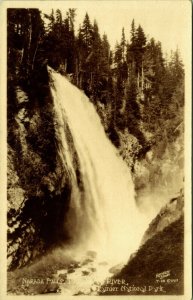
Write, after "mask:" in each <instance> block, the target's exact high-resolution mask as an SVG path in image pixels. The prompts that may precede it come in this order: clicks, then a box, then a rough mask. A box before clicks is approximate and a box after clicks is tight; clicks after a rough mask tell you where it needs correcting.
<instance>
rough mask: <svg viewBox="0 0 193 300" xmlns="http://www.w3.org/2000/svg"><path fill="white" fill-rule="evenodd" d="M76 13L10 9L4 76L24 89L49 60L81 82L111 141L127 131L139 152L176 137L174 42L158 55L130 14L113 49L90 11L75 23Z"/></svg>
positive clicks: (179, 81)
mask: <svg viewBox="0 0 193 300" xmlns="http://www.w3.org/2000/svg"><path fill="white" fill-rule="evenodd" d="M77 13H78V11H76V9H74V8H70V9H68V10H67V11H66V12H65V14H62V12H61V10H59V9H57V10H56V11H54V10H52V11H51V13H50V14H49V15H48V14H43V13H42V12H41V11H40V10H39V9H8V16H7V17H8V18H7V25H8V47H7V51H8V54H7V55H8V83H9V84H10V85H13V84H20V85H23V86H24V87H25V88H26V89H30V87H31V86H32V85H34V83H35V84H36V85H38V84H40V82H41V84H42V80H39V79H40V77H41V74H44V73H43V72H42V70H43V68H44V67H45V66H46V65H50V66H51V67H52V68H54V69H55V70H57V71H59V72H60V73H62V74H64V75H67V76H68V77H70V78H71V79H70V80H71V81H72V82H73V84H75V85H76V86H78V87H79V88H80V89H82V90H84V92H85V93H86V95H87V96H88V97H89V98H90V100H91V101H92V102H93V103H94V105H95V106H96V109H97V110H98V112H99V114H100V116H101V119H102V122H103V125H104V127H105V130H106V132H107V134H108V136H109V137H110V139H111V140H112V142H113V143H114V144H115V145H116V146H119V144H120V134H119V133H125V132H128V133H129V134H131V135H133V136H134V137H136V138H137V140H138V142H139V145H140V147H139V148H140V151H137V152H136V158H137V157H141V156H143V155H144V154H145V153H146V152H147V151H148V150H149V149H150V148H151V147H152V145H154V144H156V143H159V141H163V140H164V141H165V143H166V144H167V143H168V142H172V141H174V140H175V139H176V138H177V136H178V135H179V128H180V126H181V124H183V108H184V66H183V62H182V60H181V57H180V53H179V50H178V49H177V50H176V51H173V52H171V55H170V57H169V58H166V57H164V56H163V52H162V45H161V43H160V42H159V41H155V39H154V38H151V39H147V36H146V34H145V32H144V30H143V28H142V26H141V25H140V24H139V25H136V23H135V20H134V19H133V21H132V23H131V25H130V36H128V37H126V36H125V30H124V28H123V29H122V32H120V41H119V42H117V44H116V46H115V49H113V50H112V49H111V48H110V44H109V42H108V37H107V35H106V34H103V35H102V36H101V35H100V33H99V27H98V24H97V21H96V20H94V22H91V20H90V17H89V15H88V13H86V15H85V18H84V20H83V22H82V24H81V25H80V27H79V29H78V31H76V30H75V22H76V14H77ZM115 26H116V25H115ZM128 26H129V25H128ZM42 76H44V75H42ZM43 82H44V80H43ZM44 84H46V83H45V82H44Z"/></svg>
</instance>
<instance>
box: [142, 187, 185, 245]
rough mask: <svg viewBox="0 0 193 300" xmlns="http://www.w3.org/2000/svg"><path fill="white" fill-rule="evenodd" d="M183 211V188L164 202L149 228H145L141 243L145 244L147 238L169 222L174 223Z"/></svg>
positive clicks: (162, 228)
mask: <svg viewBox="0 0 193 300" xmlns="http://www.w3.org/2000/svg"><path fill="white" fill-rule="evenodd" d="M183 213H184V194H183V189H182V190H181V191H180V193H179V196H178V197H176V198H173V199H171V200H170V201H169V203H168V204H166V205H165V206H164V207H163V208H162V209H161V210H160V212H159V213H158V215H157V216H156V217H155V219H153V220H152V222H151V223H150V224H149V228H148V229H147V230H146V232H145V234H144V236H143V239H142V242H141V245H143V244H145V243H146V241H147V240H149V239H151V238H152V237H153V236H155V235H156V234H157V233H159V232H161V231H163V230H164V228H166V227H167V226H169V225H170V224H172V223H174V222H175V221H177V220H179V219H180V218H181V217H182V216H183Z"/></svg>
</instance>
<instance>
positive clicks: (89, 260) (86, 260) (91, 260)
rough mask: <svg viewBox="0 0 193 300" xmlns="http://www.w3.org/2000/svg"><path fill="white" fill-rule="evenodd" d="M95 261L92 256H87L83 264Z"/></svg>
mask: <svg viewBox="0 0 193 300" xmlns="http://www.w3.org/2000/svg"><path fill="white" fill-rule="evenodd" d="M93 261H94V260H93V259H91V258H86V259H85V260H83V262H82V266H85V265H87V264H89V263H91V262H93Z"/></svg>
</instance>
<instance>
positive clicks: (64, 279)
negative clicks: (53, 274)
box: [58, 273, 67, 282]
mask: <svg viewBox="0 0 193 300" xmlns="http://www.w3.org/2000/svg"><path fill="white" fill-rule="evenodd" d="M58 277H59V279H62V280H63V282H65V281H66V279H67V274H66V273H65V274H60V275H59V276H58Z"/></svg>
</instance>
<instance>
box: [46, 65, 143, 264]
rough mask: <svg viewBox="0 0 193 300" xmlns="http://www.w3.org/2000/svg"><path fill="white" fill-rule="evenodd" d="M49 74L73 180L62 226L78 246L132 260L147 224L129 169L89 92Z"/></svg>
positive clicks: (63, 152) (60, 138) (64, 158)
mask: <svg viewBox="0 0 193 300" xmlns="http://www.w3.org/2000/svg"><path fill="white" fill-rule="evenodd" d="M48 72H49V76H50V87H51V93H52V97H53V105H54V114H55V123H56V124H55V128H56V139H57V146H58V153H59V155H60V157H61V162H62V164H63V167H64V169H65V171H66V172H67V173H68V178H69V179H70V183H71V200H70V207H69V211H68V215H67V218H66V220H64V224H65V226H67V227H68V230H69V232H70V233H71V235H72V236H73V245H75V246H76V247H77V249H79V250H80V249H83V250H86V249H87V250H94V251H96V252H97V253H98V254H99V255H101V257H106V258H108V259H112V260H114V261H119V260H120V259H121V260H123V259H128V258H129V255H130V254H131V253H133V252H134V251H136V250H137V248H138V246H139V244H140V240H141V238H142V235H143V232H144V231H145V229H146V228H145V226H146V225H147V224H146V221H145V219H144V217H143V215H141V213H140V212H139V211H138V208H137V206H136V203H135V195H134V185H133V182H132V178H131V174H130V171H129V169H128V167H127V166H126V164H125V163H124V161H123V160H122V159H121V157H119V155H118V152H117V150H116V148H115V147H114V146H113V144H112V143H111V142H110V141H109V139H108V138H107V136H106V134H105V131H104V129H103V126H102V124H101V122H100V118H99V116H98V114H97V112H96V110H95V107H94V105H93V104H92V103H91V102H90V100H89V99H88V98H87V97H86V95H85V94H84V93H83V92H82V91H81V90H79V89H78V88H77V87H75V86H74V85H72V84H71V83H70V82H69V81H68V79H67V78H65V77H64V76H62V75H60V74H59V73H57V72H55V71H53V70H52V69H51V68H50V67H48ZM69 136H71V143H69ZM72 144H73V147H74V149H75V152H76V155H75V153H74V151H72ZM77 166H78V171H79V176H77V171H76V169H77Z"/></svg>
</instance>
